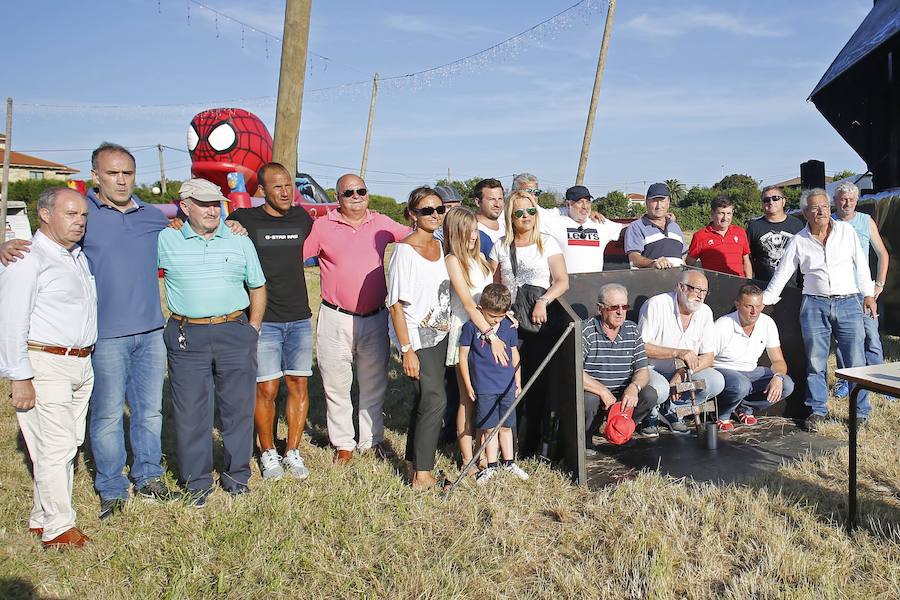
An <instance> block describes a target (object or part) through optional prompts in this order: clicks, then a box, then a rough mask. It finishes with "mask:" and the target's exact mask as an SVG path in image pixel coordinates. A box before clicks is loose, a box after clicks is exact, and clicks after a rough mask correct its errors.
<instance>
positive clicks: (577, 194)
mask: <svg viewBox="0 0 900 600" xmlns="http://www.w3.org/2000/svg"><path fill="white" fill-rule="evenodd" d="M582 198H588V199H590V198H591V192H590V191H589V190H588V189H587V188H586V187H584V186H583V185H573V186H572V187H570V188H569V189H567V190H566V202H578V201H579V200H581V199H582Z"/></svg>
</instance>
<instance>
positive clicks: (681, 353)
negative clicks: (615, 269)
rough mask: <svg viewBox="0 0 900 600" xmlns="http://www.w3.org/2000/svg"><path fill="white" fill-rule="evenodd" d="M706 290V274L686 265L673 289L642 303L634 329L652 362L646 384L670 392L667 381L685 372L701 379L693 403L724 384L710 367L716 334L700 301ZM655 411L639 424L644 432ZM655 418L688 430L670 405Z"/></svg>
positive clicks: (651, 425)
mask: <svg viewBox="0 0 900 600" xmlns="http://www.w3.org/2000/svg"><path fill="white" fill-rule="evenodd" d="M708 293H709V282H708V281H707V279H706V275H704V274H703V272H702V271H696V270H692V269H691V270H686V271H684V272H683V273H682V274H681V279H680V280H679V282H678V283H677V284H676V286H675V290H674V291H672V292H668V293H665V294H659V295H657V296H653V297H652V298H650V299H649V300H647V301H646V302H645V303H644V305H643V306H642V307H641V314H640V319H639V321H638V329H640V332H641V338H643V340H644V345H645V348H646V351H647V357H648V358H649V359H650V366H651V367H652V370H651V371H650V385H651V386H653V388H654V389H655V390H656V395H657V398H660V399H661V400H663V399H667V398H670V397H671V392H670V388H671V386H672V385H675V384H678V383H681V382H683V381H687V379H688V377H690V379H691V380H692V381H699V380H703V381H704V383H705V388H704V389H703V390H701V391H699V392H697V394H696V400H697V402H698V403H699V402H704V401H706V400H707V399H709V398H712V397H713V396H718V395H719V393H720V392H721V391H722V389H723V388H724V387H725V380H724V379H723V378H722V375H721V373H719V372H718V371H716V370H715V369H713V368H712V363H713V358H714V357H715V349H716V336H715V329H714V327H713V314H712V310H711V309H710V308H709V307H708V306H707V305H706V304H704V302H703V300H704V298H706V295H707V294H708ZM676 361H677V362H676ZM682 365H683V366H682ZM689 402H690V400H689V398H688V397H687V396H686V395H685V396H682V397H680V398H675V399H673V400H672V401H671V403H673V404H676V405H681V404H686V403H689ZM654 416H655V415H653V414H651V416H650V417H648V418H647V419H645V422H644V423H643V425H642V430H646V429H649V430H650V431H649V432H647V431H644V432H643V433H644V435H645V436H647V437H650V436H652V435H653V428H654V427H656V423H655V422H654V421H653V419H654ZM659 420H660V421H662V423H663V424H664V425H665V426H666V427H668V428H669V429H670V430H671V431H672V432H674V433H688V428H687V426H686V425H685V424H684V423H683V422H682V421H681V420H679V419H678V417H677V416H676V415H675V414H674V412H673V411H668V412H667V411H660V414H659ZM726 428H727V427H726Z"/></svg>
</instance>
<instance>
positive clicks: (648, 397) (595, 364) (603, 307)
mask: <svg viewBox="0 0 900 600" xmlns="http://www.w3.org/2000/svg"><path fill="white" fill-rule="evenodd" d="M597 308H598V309H599V314H597V315H596V316H595V317H593V318H592V319H589V320H588V321H587V322H586V323H585V325H584V328H583V329H582V330H581V338H582V345H583V349H584V373H583V374H582V382H583V385H584V413H585V414H584V420H585V438H586V440H587V447H588V450H592V449H593V443H592V442H591V438H592V437H593V434H594V432H595V431H596V429H597V428H598V426H599V425H600V423H599V422H598V423H595V420H597V421H599V419H596V417H597V415H598V413H601V412H602V414H606V411H607V410H608V409H609V407H611V406H612V405H613V404H615V403H616V402H617V401H619V400H621V401H622V404H623V405H624V406H623V408H632V407H633V408H634V415H633V419H634V422H635V423H640V422H641V421H642V420H643V419H644V417H646V416H647V415H649V414H650V411H651V410H653V408H654V407H655V406H656V404H657V396H656V391H654V389H653V388H652V387H650V386H648V385H647V383H648V382H649V379H650V374H649V371H648V370H647V354H646V352H645V351H644V341H643V340H642V339H641V335H640V333H638V328H637V325H636V324H635V323H634V322H632V321H627V320H625V313H626V312H627V311H628V290H626V289H625V287H624V286H622V285H619V284H618V283H607V284H606V285H604V286H602V287H601V288H600V291H599V293H598V294H597ZM663 400H665V398H663ZM601 406H602V408H603V409H602V411H601ZM657 435H658V433H657Z"/></svg>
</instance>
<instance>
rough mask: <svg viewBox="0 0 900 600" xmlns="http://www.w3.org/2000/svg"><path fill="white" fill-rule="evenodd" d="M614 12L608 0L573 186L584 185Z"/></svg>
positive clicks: (612, 2) (614, 5)
mask: <svg viewBox="0 0 900 600" xmlns="http://www.w3.org/2000/svg"><path fill="white" fill-rule="evenodd" d="M615 12H616V0H609V10H608V11H607V12H606V25H605V26H604V27H603V39H602V41H601V42H600V58H599V59H598V60H597V74H596V75H595V76H594V92H593V94H591V106H590V108H589V109H588V117H587V124H586V125H585V126H584V141H582V143H581V158H580V159H579V160H578V174H577V175H576V176H575V185H581V184H583V183H584V170H585V169H586V168H587V160H588V152H590V149H591V136H592V135H593V133H594V117H595V116H596V114H597V104H598V103H599V102H600V82H601V81H602V80H603V67H604V66H605V65H606V50H607V48H608V47H609V36H610V35H611V34H612V21H613V14H615Z"/></svg>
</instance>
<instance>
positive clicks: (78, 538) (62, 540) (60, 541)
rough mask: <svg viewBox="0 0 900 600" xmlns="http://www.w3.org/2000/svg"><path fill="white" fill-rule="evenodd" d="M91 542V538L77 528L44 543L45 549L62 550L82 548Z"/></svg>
mask: <svg viewBox="0 0 900 600" xmlns="http://www.w3.org/2000/svg"><path fill="white" fill-rule="evenodd" d="M89 541H91V538H89V537H88V536H86V535H84V533H82V532H81V530H80V529H78V528H77V527H72V528H71V529H67V530H66V531H63V532H62V533H61V534H59V535H58V536H56V537H55V538H53V539H52V540H50V541H48V542H43V544H44V548H61V547H63V546H75V547H81V546H84V545H85V544H86V543H88V542H89Z"/></svg>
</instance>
